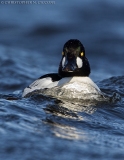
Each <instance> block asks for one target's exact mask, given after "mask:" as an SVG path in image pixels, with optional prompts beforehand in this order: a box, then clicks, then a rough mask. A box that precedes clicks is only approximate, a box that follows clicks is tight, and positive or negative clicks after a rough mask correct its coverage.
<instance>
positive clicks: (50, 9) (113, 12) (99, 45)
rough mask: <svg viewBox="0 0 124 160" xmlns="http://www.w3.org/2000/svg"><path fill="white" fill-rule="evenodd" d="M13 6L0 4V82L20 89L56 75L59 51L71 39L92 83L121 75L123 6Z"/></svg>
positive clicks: (86, 0)
mask: <svg viewBox="0 0 124 160" xmlns="http://www.w3.org/2000/svg"><path fill="white" fill-rule="evenodd" d="M16 2H17V1H15V3H13V4H9V1H0V3H1V4H0V58H1V64H0V65H1V67H2V70H1V78H3V77H4V78H5V77H6V76H7V75H6V74H8V78H9V77H10V75H11V76H12V77H13V80H14V81H15V82H14V84H15V83H17V84H18V85H17V88H18V87H19V89H23V87H25V86H26V85H27V84H29V83H30V82H32V80H34V79H36V78H38V77H40V76H41V75H43V74H45V73H51V72H57V70H58V65H59V62H60V59H61V52H62V48H63V45H64V43H65V42H66V41H67V40H69V39H71V38H75V39H79V40H80V41H81V42H82V43H83V44H84V46H85V49H86V57H87V58H88V59H89V62H90V65H91V78H93V80H94V81H100V80H103V79H106V78H109V77H111V76H116V75H122V74H123V64H124V58H123V55H124V46H123V44H124V20H123V17H124V1H123V0H118V1H113V0H104V1H100V0H95V1H94V0H83V1H82V0H76V1H75V0H71V1H69V0H67V1H61V0H55V1H51V2H50V3H47V4H43V3H42V4H39V3H38V2H39V1H35V2H37V4H36V3H35V4H29V3H27V4H17V3H16ZM26 2H28V1H25V3H26ZM42 2H43V1H42ZM3 60H4V64H3ZM5 60H6V63H5ZM10 61H11V62H10ZM6 67H7V68H6ZM7 72H8V73H7ZM13 72H14V73H13ZM9 73H10V74H9ZM12 73H13V74H12ZM15 74H16V75H15ZM15 77H16V79H15ZM22 77H23V78H22ZM6 78H7V77H6ZM4 81H5V79H4ZM18 81H20V82H18ZM22 81H23V83H22ZM14 89H16V88H14Z"/></svg>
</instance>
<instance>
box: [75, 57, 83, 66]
mask: <svg viewBox="0 0 124 160" xmlns="http://www.w3.org/2000/svg"><path fill="white" fill-rule="evenodd" d="M76 61H77V66H78V68H81V67H82V66H83V61H82V59H81V58H79V57H77V59H76Z"/></svg>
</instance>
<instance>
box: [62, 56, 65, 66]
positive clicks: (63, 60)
mask: <svg viewBox="0 0 124 160" xmlns="http://www.w3.org/2000/svg"><path fill="white" fill-rule="evenodd" d="M64 66H65V57H63V59H62V67H64Z"/></svg>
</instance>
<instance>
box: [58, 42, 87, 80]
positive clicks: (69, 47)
mask: <svg viewBox="0 0 124 160" xmlns="http://www.w3.org/2000/svg"><path fill="white" fill-rule="evenodd" d="M89 74H90V65H89V62H88V60H87V58H86V57H85V48H84V46H83V44H82V43H81V42H80V41H79V40H77V39H70V40H69V41H67V42H66V43H65V44H64V47H63V51H62V60H61V62H60V66H59V75H60V76H62V77H73V76H89Z"/></svg>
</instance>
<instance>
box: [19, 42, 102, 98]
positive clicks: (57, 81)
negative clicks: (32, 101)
mask: <svg viewBox="0 0 124 160" xmlns="http://www.w3.org/2000/svg"><path fill="white" fill-rule="evenodd" d="M89 74H90V65H89V62H88V60H87V58H86V57H85V49H84V47H83V45H82V44H81V42H80V41H79V40H69V41H68V42H66V43H65V45H64V48H63V52H62V59H61V61H60V65H59V69H58V73H51V74H46V75H44V76H41V77H40V78H39V79H37V80H35V81H34V82H33V83H32V84H31V85H29V87H27V88H25V89H24V92H23V95H22V96H23V97H25V96H26V95H27V94H29V93H32V92H33V91H36V90H42V89H46V88H47V89H53V88H56V87H59V89H60V88H61V89H66V90H70V92H72V91H74V94H76V92H78V93H79V92H81V93H82V92H83V93H84V94H87V93H91V94H92V93H95V94H96V93H98V94H99V93H100V92H101V91H100V89H99V88H98V86H97V85H96V84H95V83H94V82H93V81H92V80H91V79H90V78H89Z"/></svg>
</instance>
